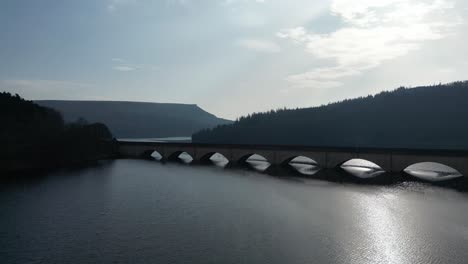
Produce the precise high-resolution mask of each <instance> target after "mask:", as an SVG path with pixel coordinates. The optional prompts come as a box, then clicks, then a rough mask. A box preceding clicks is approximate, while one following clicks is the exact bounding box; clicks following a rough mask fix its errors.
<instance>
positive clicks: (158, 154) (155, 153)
mask: <svg viewBox="0 0 468 264" xmlns="http://www.w3.org/2000/svg"><path fill="white" fill-rule="evenodd" d="M147 152H148V153H149V155H148V157H149V158H151V159H154V160H163V159H164V157H163V155H162V154H161V152H159V151H158V150H149V151H147Z"/></svg>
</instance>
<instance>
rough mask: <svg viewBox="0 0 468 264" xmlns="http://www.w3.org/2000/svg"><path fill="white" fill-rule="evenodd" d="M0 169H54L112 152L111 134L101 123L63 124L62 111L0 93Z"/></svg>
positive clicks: (16, 96)
mask: <svg viewBox="0 0 468 264" xmlns="http://www.w3.org/2000/svg"><path fill="white" fill-rule="evenodd" d="M0 120H1V127H0V146H1V148H0V163H1V164H0V170H21V169H35V168H53V167H59V166H63V165H68V164H75V163H76V164H78V163H82V162H85V161H91V160H95V159H98V158H101V157H105V156H108V155H111V154H112V153H113V143H112V134H111V133H110V132H109V130H108V129H107V127H106V126H105V125H103V124H99V123H96V124H87V122H86V121H84V120H79V121H77V122H75V123H70V124H65V122H64V121H63V118H62V116H61V114H60V113H59V112H57V111H55V110H53V109H50V108H46V107H42V106H39V105H37V104H35V103H33V102H31V101H27V100H24V99H22V98H21V97H20V96H19V95H14V96H13V95H11V94H9V93H0Z"/></svg>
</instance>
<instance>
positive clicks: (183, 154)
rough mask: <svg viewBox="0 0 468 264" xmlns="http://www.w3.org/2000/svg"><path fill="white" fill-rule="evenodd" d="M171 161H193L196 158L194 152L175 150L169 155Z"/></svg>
mask: <svg viewBox="0 0 468 264" xmlns="http://www.w3.org/2000/svg"><path fill="white" fill-rule="evenodd" d="M167 159H168V160H169V161H181V162H183V163H191V162H192V161H193V160H194V154H193V153H189V152H187V151H183V150H177V151H173V152H172V153H170V154H169V155H168V156H167Z"/></svg>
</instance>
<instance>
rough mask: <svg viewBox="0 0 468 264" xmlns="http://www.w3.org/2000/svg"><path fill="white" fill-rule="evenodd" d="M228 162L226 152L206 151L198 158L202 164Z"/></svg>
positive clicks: (222, 163)
mask: <svg viewBox="0 0 468 264" xmlns="http://www.w3.org/2000/svg"><path fill="white" fill-rule="evenodd" d="M214 157H216V159H213V158H214ZM229 162H230V161H229V159H228V158H227V157H226V154H223V153H219V152H208V153H205V154H202V155H201V158H200V163H202V164H211V163H215V164H220V165H223V166H225V165H227V164H228V163H229Z"/></svg>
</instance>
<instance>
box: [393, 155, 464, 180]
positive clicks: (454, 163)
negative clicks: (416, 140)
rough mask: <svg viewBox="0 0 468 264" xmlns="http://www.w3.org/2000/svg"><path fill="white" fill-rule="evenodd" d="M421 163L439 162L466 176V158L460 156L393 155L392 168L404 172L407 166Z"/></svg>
mask: <svg viewBox="0 0 468 264" xmlns="http://www.w3.org/2000/svg"><path fill="white" fill-rule="evenodd" d="M421 163H432V164H440V165H442V166H447V167H450V168H452V169H453V170H456V171H458V172H459V173H460V174H462V175H463V176H465V177H467V176H468V159H467V158H466V157H460V156H459V157H453V156H417V155H393V164H392V169H393V171H395V172H405V170H406V169H407V168H408V167H410V166H412V165H416V164H421Z"/></svg>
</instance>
